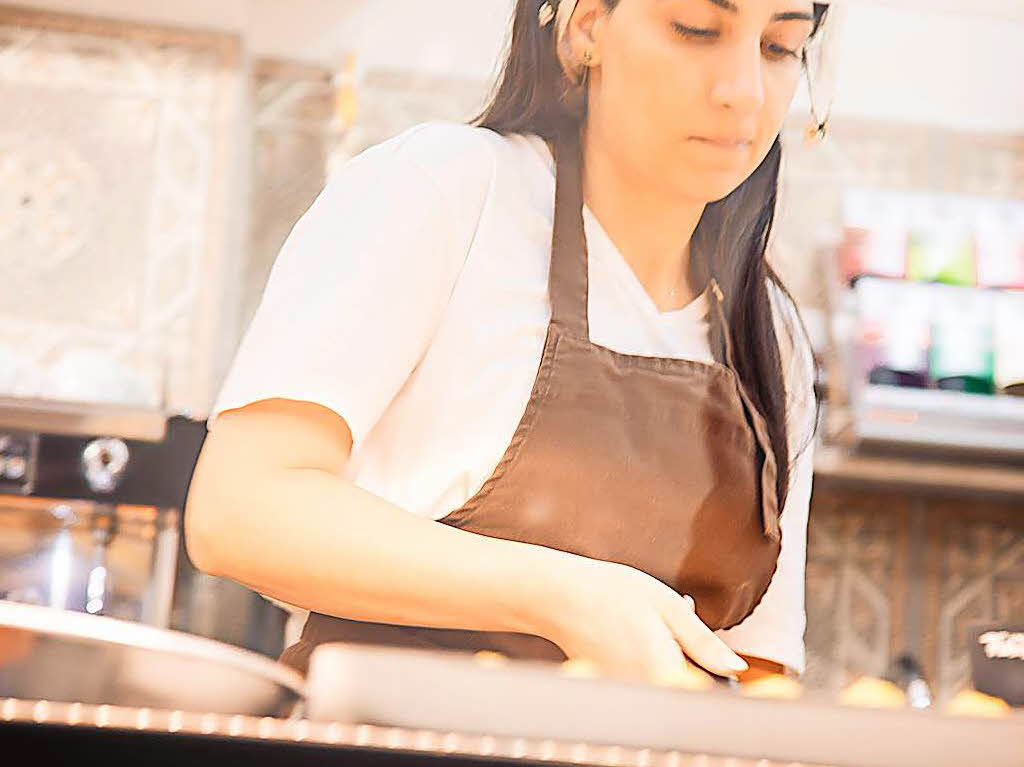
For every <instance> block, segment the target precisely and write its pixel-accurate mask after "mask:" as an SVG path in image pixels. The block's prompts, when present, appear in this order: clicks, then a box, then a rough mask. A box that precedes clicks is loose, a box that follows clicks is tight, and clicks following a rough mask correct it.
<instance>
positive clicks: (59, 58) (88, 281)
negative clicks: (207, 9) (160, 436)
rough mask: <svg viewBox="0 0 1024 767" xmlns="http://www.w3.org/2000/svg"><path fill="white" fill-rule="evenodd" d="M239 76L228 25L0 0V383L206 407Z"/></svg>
mask: <svg viewBox="0 0 1024 767" xmlns="http://www.w3.org/2000/svg"><path fill="white" fill-rule="evenodd" d="M238 81H239V70H238V54H237V44H236V42H235V41H234V40H233V39H232V38H229V37H225V36H220V35H212V34H205V33H190V32H179V31H174V30H165V29H159V28H150V27H144V26H139V25H134V24H125V23H121V22H114V21H111V22H107V21H101V20H94V19H82V18H77V17H70V16H63V15H57V14H48V13H40V12H32V11H25V10H19V9H16V8H12V7H8V6H0V103H2V104H3V105H4V108H3V109H2V110H0V268H2V269H3V273H4V280H3V281H0V394H4V395H14V396H29V397H54V398H59V399H70V400H84V401H113V402H120V403H128V404H137V405H145V406H153V407H166V408H168V409H169V410H172V411H176V412H190V411H191V412H196V413H200V414H201V413H202V412H203V410H204V408H205V407H206V405H207V400H208V398H209V390H210V388H211V386H212V380H211V379H212V377H213V369H214V368H215V367H216V362H215V360H214V359H213V358H212V355H213V353H214V348H215V342H214V340H213V335H214V334H215V333H216V332H217V330H218V328H219V323H218V321H217V320H218V313H219V311H220V304H221V302H220V301H219V300H218V298H217V293H218V292H219V291H220V289H221V287H222V284H221V281H220V274H221V269H222V268H223V266H224V261H223V256H224V255H225V252H226V247H227V246H228V244H229V241H230V237H231V227H232V225H233V224H232V221H233V218H234V216H235V215H236V213H234V212H232V211H229V210H226V209H225V204H226V200H225V195H226V194H236V193H237V189H230V186H231V181H232V179H231V173H232V168H233V167H234V163H235V157H234V156H233V154H232V152H231V151H230V150H229V147H230V145H231V144H230V142H229V141H228V138H229V134H230V133H231V132H232V131H233V130H234V128H235V127H236V124H237V118H238V114H237V105H238V100H237V97H236V94H235V90H236V88H237V84H238ZM236 204H237V203H236Z"/></svg>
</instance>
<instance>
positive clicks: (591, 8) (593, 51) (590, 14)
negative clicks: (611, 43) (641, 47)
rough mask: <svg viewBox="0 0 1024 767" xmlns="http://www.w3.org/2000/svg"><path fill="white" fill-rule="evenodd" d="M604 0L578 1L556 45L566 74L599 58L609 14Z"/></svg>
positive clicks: (590, 64)
mask: <svg viewBox="0 0 1024 767" xmlns="http://www.w3.org/2000/svg"><path fill="white" fill-rule="evenodd" d="M608 13H609V10H608V6H607V5H605V0H579V2H578V3H577V5H576V10H574V11H573V14H572V18H571V19H570V20H569V27H568V29H567V30H566V32H565V37H564V38H563V39H562V44H561V45H560V46H559V56H560V58H561V59H562V66H563V67H565V70H566V72H568V73H580V72H581V71H582V69H583V68H584V67H593V66H595V65H597V64H599V63H600V61H601V35H602V32H603V30H604V25H605V21H606V19H607V17H608Z"/></svg>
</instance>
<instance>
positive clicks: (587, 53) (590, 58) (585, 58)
mask: <svg viewBox="0 0 1024 767" xmlns="http://www.w3.org/2000/svg"><path fill="white" fill-rule="evenodd" d="M593 60H594V54H592V53H591V52H590V51H583V64H584V66H588V67H589V66H590V62H591V61H593Z"/></svg>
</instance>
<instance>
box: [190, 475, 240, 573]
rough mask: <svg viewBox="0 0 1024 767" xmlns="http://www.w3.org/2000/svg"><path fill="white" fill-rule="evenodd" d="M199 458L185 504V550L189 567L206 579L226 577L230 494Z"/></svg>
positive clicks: (220, 478)
mask: <svg viewBox="0 0 1024 767" xmlns="http://www.w3.org/2000/svg"><path fill="white" fill-rule="evenodd" d="M208 464H209V461H204V459H203V458H202V457H200V459H199V463H198V464H197V465H196V470H195V472H194V474H193V477H192V483H191V484H190V486H189V490H188V497H187V499H186V501H185V526H184V527H185V550H186V552H187V553H188V557H189V559H190V560H192V564H193V565H195V567H196V568H197V569H199V570H201V571H202V572H204V573H207V574H209V575H217V576H229V575H230V570H231V563H230V559H229V554H230V549H231V546H230V542H231V538H232V532H231V531H232V528H234V530H235V532H236V533H237V531H238V527H237V526H236V525H234V524H233V522H232V519H231V517H232V516H233V514H232V506H233V505H234V504H232V503H231V502H230V498H231V495H232V494H231V493H230V492H227V488H225V487H224V485H226V484H227V478H226V477H225V476H224V475H223V473H221V472H217V471H215V470H212V467H211V466H209V465H208Z"/></svg>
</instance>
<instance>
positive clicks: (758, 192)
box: [471, 0, 828, 509]
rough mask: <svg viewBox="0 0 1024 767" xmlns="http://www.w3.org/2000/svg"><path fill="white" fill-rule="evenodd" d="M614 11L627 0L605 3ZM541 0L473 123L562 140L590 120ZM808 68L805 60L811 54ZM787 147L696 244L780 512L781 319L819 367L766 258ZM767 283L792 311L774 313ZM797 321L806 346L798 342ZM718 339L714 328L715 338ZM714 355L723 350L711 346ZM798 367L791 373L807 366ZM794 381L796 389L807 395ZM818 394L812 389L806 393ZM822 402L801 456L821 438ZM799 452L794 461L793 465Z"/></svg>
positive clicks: (778, 149)
mask: <svg viewBox="0 0 1024 767" xmlns="http://www.w3.org/2000/svg"><path fill="white" fill-rule="evenodd" d="M603 2H604V4H605V6H606V7H607V8H608V9H609V11H614V9H615V7H616V6H617V5H618V3H619V2H620V0H603ZM541 5H542V3H541V2H540V0H518V2H517V3H516V9H515V16H514V19H513V24H512V41H511V46H510V48H509V52H508V56H507V58H506V59H505V63H504V66H503V67H502V70H501V74H500V75H499V78H498V82H497V87H496V89H495V91H494V95H493V96H492V97H491V100H490V102H489V103H488V104H487V106H486V107H485V108H484V110H483V111H482V112H481V113H480V115H478V116H477V117H476V118H475V119H473V120H472V121H471V122H472V124H473V125H476V126H479V127H483V128H489V129H491V130H494V131H497V132H498V133H502V134H506V135H507V134H512V133H534V134H537V135H539V136H541V137H542V138H545V139H547V140H549V141H554V140H555V139H556V138H557V137H558V135H559V134H560V133H562V132H563V131H569V130H578V129H579V127H580V126H581V124H582V122H583V121H584V120H585V119H586V93H585V92H584V93H583V94H582V96H581V97H577V94H575V93H574V87H573V85H572V84H571V83H570V82H569V79H568V78H567V77H566V75H565V72H564V71H563V69H562V66H561V63H560V62H559V60H558V56H557V54H556V50H555V40H554V34H553V29H554V27H555V25H554V24H548V25H546V26H545V27H541V26H540V25H539V24H538V21H537V18H538V12H539V10H540V6H541ZM827 9H828V6H827V4H819V3H815V4H814V15H815V22H814V30H813V31H812V34H811V36H812V37H813V36H814V35H815V34H816V33H817V31H818V29H819V27H820V25H821V22H822V21H823V19H824V17H825V14H826V13H827ZM804 61H805V64H806V59H805V60H804ZM781 158H782V145H781V142H780V139H779V138H778V137H776V139H775V142H774V143H773V144H772V147H771V149H770V150H769V151H768V154H767V155H766V156H765V158H764V160H763V161H762V162H761V164H760V165H759V166H758V168H757V169H756V170H755V171H754V172H753V173H752V174H751V175H750V176H749V177H748V178H747V179H746V180H745V181H744V182H743V183H742V184H740V185H739V186H738V187H737V188H736V189H734V190H733V191H732V193H731V194H729V195H728V196H727V197H724V198H722V199H721V200H717V201H715V202H712V203H709V204H708V205H707V206H706V207H705V209H704V213H703V215H702V216H701V219H700V221H699V223H698V224H697V228H696V230H695V231H694V234H693V238H692V240H691V243H690V253H691V259H690V271H689V278H690V282H691V284H692V285H695V286H700V285H704V284H706V283H707V280H708V278H709V277H710V276H711V275H714V276H715V278H716V279H717V280H718V282H719V283H720V284H721V286H722V289H723V292H724V294H725V299H726V300H725V306H724V309H725V312H726V315H727V317H728V319H729V326H730V331H731V341H732V346H733V351H734V363H735V372H736V374H737V376H738V377H739V379H740V380H741V381H742V383H743V385H744V387H745V388H746V390H747V392H748V393H749V394H750V398H751V400H752V401H753V403H754V405H755V407H757V409H758V411H759V412H760V413H761V415H762V416H763V417H764V419H765V421H766V423H767V426H768V434H769V439H770V442H771V448H772V450H773V452H774V454H775V460H776V464H777V466H778V472H777V477H776V491H777V494H778V499H779V508H780V509H782V508H783V507H784V505H785V502H786V497H787V496H788V493H789V477H790V469H791V466H792V463H791V456H790V453H791V450H790V442H789V439H790V431H791V430H790V428H789V424H788V420H789V415H790V413H791V411H792V408H791V403H789V402H788V399H789V398H787V394H786V379H785V378H784V373H783V370H782V357H781V353H780V346H779V338H778V335H777V333H776V325H775V323H776V318H777V317H781V322H782V324H781V327H784V328H785V329H786V333H787V335H788V339H787V340H788V342H789V346H790V348H791V350H792V352H793V354H794V355H804V356H803V361H804V363H805V364H804V365H803V370H805V371H806V370H808V365H809V366H810V369H813V365H814V363H813V355H812V352H811V347H810V341H809V338H808V335H807V330H806V327H805V326H804V324H803V320H802V318H801V317H800V313H799V311H798V310H797V309H796V303H795V301H794V300H793V297H792V295H791V294H790V292H789V291H788V289H787V288H786V286H785V285H784V284H783V283H782V280H781V279H780V278H779V276H778V274H777V273H776V272H775V271H774V270H773V269H772V268H771V266H770V265H769V264H768V262H767V259H766V258H765V250H766V248H767V245H768V240H769V238H770V236H771V230H772V223H773V221H774V217H775V206H776V202H777V197H778V179H779V166H780V163H781ZM769 285H772V286H774V288H776V289H777V292H778V293H779V294H781V295H780V299H782V300H784V301H785V302H787V303H788V305H789V306H788V307H787V308H786V309H783V310H781V311H779V312H776V311H775V310H774V309H773V299H772V296H771V295H770V290H769ZM797 326H799V329H800V333H801V336H802V341H801V343H799V344H798V343H796V341H795V331H796V328H797ZM712 335H713V337H714V335H715V334H712ZM712 350H713V353H714V355H715V356H716V358H718V359H719V360H721V359H722V356H723V350H722V347H721V344H719V343H718V342H717V341H713V342H712ZM799 369H801V366H800V365H799V364H796V365H791V366H790V370H799ZM798 383H799V382H794V387H793V390H794V391H799V386H798ZM803 393H804V394H806V395H809V396H813V392H812V391H806V390H805V391H804V392H803ZM818 407H819V403H818V402H817V401H816V402H815V414H814V418H813V422H812V424H811V425H810V431H809V434H808V436H807V439H806V441H805V442H804V444H803V445H802V446H801V447H800V448H799V449H798V451H797V454H799V453H800V452H802V451H803V450H804V449H806V447H807V446H808V445H809V444H810V442H811V441H812V440H813V437H814V432H815V431H816V429H817V423H818ZM795 460H796V458H795V457H794V458H793V459H792V461H793V462H795Z"/></svg>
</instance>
